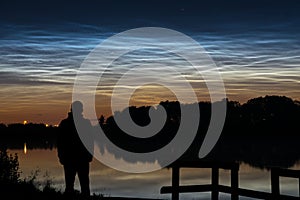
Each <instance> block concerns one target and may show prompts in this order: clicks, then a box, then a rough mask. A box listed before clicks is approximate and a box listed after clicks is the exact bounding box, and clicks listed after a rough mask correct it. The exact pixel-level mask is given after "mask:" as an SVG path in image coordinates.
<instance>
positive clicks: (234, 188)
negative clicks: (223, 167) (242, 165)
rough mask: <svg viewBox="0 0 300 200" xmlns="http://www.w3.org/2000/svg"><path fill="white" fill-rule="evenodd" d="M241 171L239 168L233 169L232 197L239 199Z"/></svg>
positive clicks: (234, 199) (235, 199) (233, 199)
mask: <svg viewBox="0 0 300 200" xmlns="http://www.w3.org/2000/svg"><path fill="white" fill-rule="evenodd" d="M238 188H239V171H238V168H235V167H234V168H232V169H231V190H232V191H231V199H232V200H238V199H239V193H238Z"/></svg>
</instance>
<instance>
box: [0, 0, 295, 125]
mask: <svg viewBox="0 0 300 200" xmlns="http://www.w3.org/2000/svg"><path fill="white" fill-rule="evenodd" d="M299 10H300V2H299V1H296V0H295V1H292V0H287V1H266V0H262V1H259V0H252V1H251V0H241V1H237V0H228V1H221V0H215V1H209V2H208V1H207V2H205V1H203V2H201V1H158V0H154V1H134V0H132V1H129V0H124V1H121V0H120V1H116V0H113V1H96V0H95V1H80V2H79V1H64V2H63V3H62V2H60V1H1V3H0V55H1V56H0V85H1V86H0V108H1V110H0V123H1V122H2V123H13V122H23V120H27V121H29V122H41V123H49V124H57V123H58V122H59V121H60V120H61V119H62V118H64V117H65V116H66V113H67V112H68V110H69V105H70V103H71V100H72V89H73V83H74V79H75V76H76V73H77V70H78V69H79V67H80V65H81V63H82V61H83V60H84V59H85V57H86V56H87V55H88V54H89V52H90V51H91V50H92V49H93V48H95V47H96V45H98V44H99V43H101V42H102V41H103V40H104V39H106V38H108V37H110V36H112V35H114V34H116V33H119V32H121V31H125V30H128V29H132V28H138V27H149V26H151V27H163V28H169V29H173V30H176V31H180V32H182V33H184V34H186V35H188V36H190V37H192V38H193V39H195V40H196V41H198V42H199V44H200V45H201V46H202V47H204V48H205V50H206V51H207V52H208V53H209V55H210V56H211V57H212V58H213V60H214V61H215V63H216V65H217V66H218V68H219V70H220V72H221V75H222V77H223V80H224V84H225V89H226V92H227V97H228V98H229V99H230V100H237V101H240V102H241V103H243V102H245V101H247V100H248V99H250V98H254V97H258V96H265V95H285V96H289V97H291V98H293V99H298V100H300V89H299V83H300V12H299ZM172 64H173V65H174V66H177V65H178V67H181V68H182V67H184V66H183V65H180V64H181V63H178V62H176V60H174V62H173V63H172ZM122 66H123V67H124V68H125V69H129V68H130V67H131V63H126V65H125V64H124V63H123V65H122ZM116 73H117V71H116ZM114 78H117V77H115V76H114V74H111V75H110V76H109V75H108V76H107V80H108V82H106V84H107V85H106V86H107V87H105V88H101V87H100V88H99V90H98V92H99V94H98V102H99V103H98V104H97V113H98V114H99V115H100V114H105V115H109V114H110V111H109V103H110V102H109V97H110V89H111V88H112V84H110V82H109V80H113V79H114ZM199 87H202V86H200V85H199ZM142 93H143V92H141V94H142ZM200 93H201V92H200ZM162 94H165V93H157V98H147V95H149V96H150V95H151V96H152V95H153V92H151V91H150V92H149V91H148V93H144V95H143V98H141V99H138V97H137V99H136V100H133V104H137V105H143V104H154V103H159V101H160V100H166V99H168V98H169V96H168V95H165V96H164V95H162ZM204 96H205V95H203V96H201V95H200V96H199V100H202V99H206V97H204Z"/></svg>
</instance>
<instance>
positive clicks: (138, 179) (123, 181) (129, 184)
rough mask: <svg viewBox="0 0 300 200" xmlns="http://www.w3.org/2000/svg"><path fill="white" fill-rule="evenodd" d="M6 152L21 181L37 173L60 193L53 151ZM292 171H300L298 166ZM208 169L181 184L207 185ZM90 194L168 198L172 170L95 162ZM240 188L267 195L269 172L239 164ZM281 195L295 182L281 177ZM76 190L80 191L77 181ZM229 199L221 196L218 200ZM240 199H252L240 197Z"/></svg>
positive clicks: (223, 178) (189, 174)
mask: <svg viewBox="0 0 300 200" xmlns="http://www.w3.org/2000/svg"><path fill="white" fill-rule="evenodd" d="M8 152H9V153H12V154H14V153H17V154H18V157H19V163H20V169H21V171H22V173H21V177H22V178H29V177H30V176H31V174H32V173H34V172H36V171H39V173H38V176H37V181H38V182H40V183H41V185H43V183H44V181H45V180H47V179H50V180H52V182H53V186H55V188H57V189H59V190H61V191H63V189H64V178H63V168H62V166H61V165H60V163H59V161H58V158H57V151H56V149H52V150H50V149H27V152H26V154H25V153H24V150H21V149H18V150H16V149H10V150H9V151H8ZM292 168H293V169H300V163H298V164H296V165H294V166H293V167H292ZM210 171H211V170H210V169H182V171H181V184H206V183H210ZM90 181H91V192H92V193H97V194H99V193H101V194H104V195H105V196H126V197H144V198H163V199H170V197H171V195H169V194H160V188H161V187H162V186H164V185H170V184H171V170H169V169H162V170H159V171H155V172H151V173H145V174H130V173H124V172H120V171H117V170H115V169H112V168H109V167H107V166H105V165H103V164H101V163H100V162H99V161H97V160H96V159H94V160H93V161H92V163H91V170H90ZM239 181H240V183H239V184H240V187H241V188H247V189H253V190H259V191H267V192H270V172H269V171H267V170H262V169H258V168H254V167H251V166H249V165H247V164H241V166H240V171H239ZM229 182H230V173H229V171H227V170H220V183H221V184H225V185H229ZM280 184H281V185H280V187H281V193H282V194H289V195H294V196H297V195H298V188H299V187H298V180H297V179H291V178H280ZM75 188H76V189H78V190H79V189H80V187H79V182H78V179H77V178H76V181H75ZM180 197H181V199H210V193H189V194H183V195H181V196H180ZM229 198H230V196H229V195H226V194H222V193H221V194H220V199H229ZM240 199H251V198H243V197H240Z"/></svg>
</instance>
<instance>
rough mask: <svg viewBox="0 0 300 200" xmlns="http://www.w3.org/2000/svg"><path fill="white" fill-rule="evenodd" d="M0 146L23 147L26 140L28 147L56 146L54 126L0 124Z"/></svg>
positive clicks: (44, 147) (49, 147)
mask: <svg viewBox="0 0 300 200" xmlns="http://www.w3.org/2000/svg"><path fill="white" fill-rule="evenodd" d="M0 130H1V131H0V133H1V134H0V138H1V139H0V146H1V147H4V148H9V149H23V147H24V143H25V142H26V144H27V148H29V149H37V148H39V149H52V148H54V147H56V133H57V131H56V130H57V128H56V127H52V126H49V127H46V125H45V124H33V123H29V124H25V125H24V124H19V123H17V124H9V125H7V126H6V125H4V124H2V125H0Z"/></svg>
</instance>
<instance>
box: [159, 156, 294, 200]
mask: <svg viewBox="0 0 300 200" xmlns="http://www.w3.org/2000/svg"><path fill="white" fill-rule="evenodd" d="M171 168H172V185H171V186H163V187H162V188H161V190H160V193H161V194H172V200H179V194H180V193H190V192H211V199H212V200H217V199H219V193H220V192H223V193H227V194H231V199H232V200H237V199H239V196H245V197H251V198H258V199H272V200H279V199H284V200H289V199H300V198H299V197H294V196H288V195H282V194H280V181H279V177H291V178H297V179H298V180H299V194H300V170H290V169H282V168H272V169H271V193H268V192H262V191H255V190H249V189H243V188H239V164H238V163H220V162H200V161H198V162H177V163H175V164H174V165H172V166H171ZM180 168H211V184H204V185H179V181H180ZM219 169H226V170H230V176H231V181H230V182H231V184H230V186H226V185H221V184H219Z"/></svg>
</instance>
